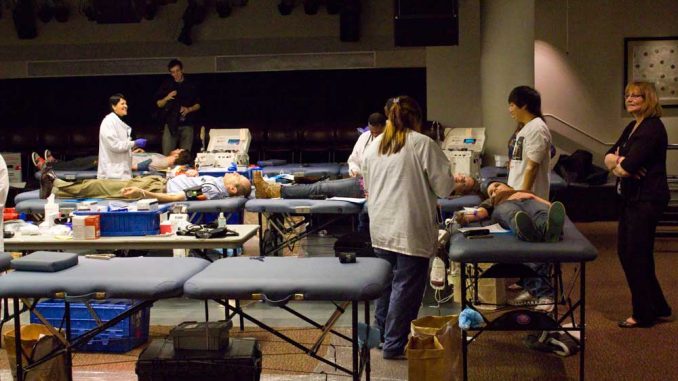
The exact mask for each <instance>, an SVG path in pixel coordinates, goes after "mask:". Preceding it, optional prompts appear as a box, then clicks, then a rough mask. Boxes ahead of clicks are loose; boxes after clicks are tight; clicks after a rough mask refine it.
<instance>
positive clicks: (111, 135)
mask: <svg viewBox="0 0 678 381" xmlns="http://www.w3.org/2000/svg"><path fill="white" fill-rule="evenodd" d="M131 136H132V128H131V127H130V126H128V125H127V124H126V123H125V122H123V121H122V120H121V119H120V117H119V116H118V115H116V114H115V113H114V112H111V113H110V114H108V115H106V117H105V118H104V120H103V121H101V127H100V128H99V167H98V169H97V178H98V179H123V180H125V179H130V178H131V177H132V147H133V146H134V142H133V141H132V140H130V139H131Z"/></svg>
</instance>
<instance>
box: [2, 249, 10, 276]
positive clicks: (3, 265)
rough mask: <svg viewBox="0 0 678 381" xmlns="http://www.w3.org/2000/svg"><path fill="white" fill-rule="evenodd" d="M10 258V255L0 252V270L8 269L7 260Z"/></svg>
mask: <svg viewBox="0 0 678 381" xmlns="http://www.w3.org/2000/svg"><path fill="white" fill-rule="evenodd" d="M11 260H12V257H11V256H10V255H9V254H7V253H4V252H0V272H3V271H7V269H9V262H10V261H11Z"/></svg>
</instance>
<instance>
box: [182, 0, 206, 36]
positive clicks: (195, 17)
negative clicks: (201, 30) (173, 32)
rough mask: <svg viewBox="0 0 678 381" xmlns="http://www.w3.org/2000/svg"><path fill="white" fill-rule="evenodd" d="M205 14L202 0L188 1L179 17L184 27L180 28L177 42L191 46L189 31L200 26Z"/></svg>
mask: <svg viewBox="0 0 678 381" xmlns="http://www.w3.org/2000/svg"><path fill="white" fill-rule="evenodd" d="M206 13H207V11H206V9H205V2H204V1H203V0H188V5H187V6H186V10H185V11H184V15H183V16H181V19H182V20H183V22H184V25H183V26H182V27H181V32H180V33H179V38H177V41H179V42H181V43H182V44H184V45H192V44H193V38H192V37H191V31H192V29H193V26H195V25H199V24H201V23H202V22H203V21H204V20H205V15H206Z"/></svg>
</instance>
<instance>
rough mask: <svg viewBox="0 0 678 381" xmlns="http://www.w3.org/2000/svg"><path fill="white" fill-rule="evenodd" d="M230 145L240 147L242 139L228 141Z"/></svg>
mask: <svg viewBox="0 0 678 381" xmlns="http://www.w3.org/2000/svg"><path fill="white" fill-rule="evenodd" d="M228 144H229V145H234V146H235V145H238V144H240V139H228Z"/></svg>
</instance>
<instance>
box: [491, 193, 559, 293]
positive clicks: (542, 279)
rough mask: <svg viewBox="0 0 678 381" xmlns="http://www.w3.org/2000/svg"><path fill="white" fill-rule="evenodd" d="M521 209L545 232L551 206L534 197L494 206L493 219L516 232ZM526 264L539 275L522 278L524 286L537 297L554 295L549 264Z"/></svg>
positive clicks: (539, 229) (538, 229) (538, 228)
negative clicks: (549, 279) (517, 216)
mask: <svg viewBox="0 0 678 381" xmlns="http://www.w3.org/2000/svg"><path fill="white" fill-rule="evenodd" d="M520 211H522V212H525V213H527V215H528V216H530V218H532V222H534V226H535V227H536V228H537V231H540V232H544V231H545V230H546V222H547V221H548V211H549V206H548V205H546V204H544V203H542V202H539V201H536V200H533V199H528V200H512V201H504V202H502V203H501V204H499V205H497V207H496V208H494V211H492V219H494V220H495V221H497V222H498V223H499V224H500V225H501V226H503V227H505V228H510V229H511V230H512V231H514V232H515V231H516V226H515V218H514V217H515V215H516V213H518V212H520ZM524 265H525V266H527V267H529V268H531V269H532V270H533V271H534V272H535V273H537V274H538V275H539V277H534V278H524V279H522V285H523V288H524V289H525V290H527V291H529V292H530V294H532V296H534V297H536V298H540V297H542V296H552V293H553V292H552V287H551V285H550V284H549V282H548V281H547V279H548V278H547V277H548V275H549V264H548V263H525V264H524Z"/></svg>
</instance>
